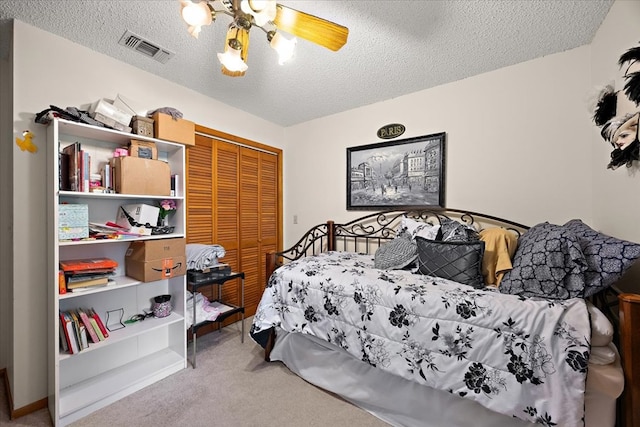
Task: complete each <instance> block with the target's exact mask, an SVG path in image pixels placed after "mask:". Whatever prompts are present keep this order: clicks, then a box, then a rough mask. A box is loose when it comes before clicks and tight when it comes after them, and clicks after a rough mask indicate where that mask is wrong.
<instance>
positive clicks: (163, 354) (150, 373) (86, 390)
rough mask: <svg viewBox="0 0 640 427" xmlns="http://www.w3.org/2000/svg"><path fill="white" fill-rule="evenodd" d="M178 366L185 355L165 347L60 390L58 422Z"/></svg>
mask: <svg viewBox="0 0 640 427" xmlns="http://www.w3.org/2000/svg"><path fill="white" fill-rule="evenodd" d="M181 369H184V357H183V356H182V354H181V353H179V352H176V351H173V350H171V349H169V348H167V349H163V350H160V351H158V352H155V353H152V354H149V355H146V356H145V357H143V358H140V359H138V360H136V361H134V362H131V363H129V364H126V365H123V366H120V367H118V368H114V369H112V370H109V371H107V372H104V373H100V374H98V375H96V376H94V377H91V378H89V379H86V380H84V381H81V382H78V383H76V384H73V385H72V386H69V387H67V388H64V389H61V390H60V397H59V399H60V421H61V423H64V424H69V423H72V422H74V421H77V420H79V419H80V418H82V417H84V416H86V415H88V414H90V413H91V412H93V411H95V410H97V409H100V408H101V407H103V406H105V405H97V402H99V403H106V404H111V403H113V402H115V401H116V400H119V399H121V398H122V397H125V396H127V395H129V394H131V393H133V392H136V391H138V390H140V389H142V388H144V387H146V386H148V385H150V384H153V383H154V382H156V381H159V380H160V379H162V378H165V377H167V376H169V375H171V374H173V373H175V372H178V371H179V370H181ZM122 384H127V386H126V387H125V388H123V387H122Z"/></svg>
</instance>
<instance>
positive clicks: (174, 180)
mask: <svg viewBox="0 0 640 427" xmlns="http://www.w3.org/2000/svg"><path fill="white" fill-rule="evenodd" d="M179 185H180V175H171V192H170V193H169V195H170V196H171V197H178V196H179V194H178V192H179V191H178V188H179Z"/></svg>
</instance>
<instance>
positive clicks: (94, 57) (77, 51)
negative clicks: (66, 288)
mask: <svg viewBox="0 0 640 427" xmlns="http://www.w3.org/2000/svg"><path fill="white" fill-rule="evenodd" d="M13 54H14V68H13V77H14V84H13V91H14V97H13V126H12V127H13V129H12V133H13V135H12V137H11V140H13V138H14V137H15V136H21V133H22V131H23V130H25V129H30V130H31V131H32V132H33V133H34V134H35V138H34V142H35V143H36V145H37V146H38V147H39V150H38V152H37V153H35V154H31V153H28V152H22V151H20V149H19V148H18V147H17V146H16V145H15V144H12V146H13V156H14V162H13V168H14V170H13V184H14V185H13V191H14V194H15V198H14V202H15V204H14V209H13V214H14V223H13V226H14V230H15V239H14V241H13V244H12V246H11V247H10V250H11V251H12V253H13V255H14V264H13V274H14V277H15V281H14V283H13V298H14V300H13V308H14V316H13V324H12V328H13V334H14V337H15V339H14V340H13V349H12V352H13V354H12V355H11V359H12V361H7V362H6V363H7V364H10V363H13V367H12V368H13V369H12V371H11V372H10V382H11V386H12V390H13V393H14V395H13V399H14V405H15V408H21V407H23V406H25V405H27V404H30V403H33V402H35V401H37V400H39V399H42V398H43V397H45V396H46V395H47V384H46V382H47V363H46V357H47V356H46V355H47V351H46V345H45V343H46V331H47V328H46V327H45V325H46V322H47V291H46V286H47V283H48V282H50V280H48V279H49V278H48V277H46V274H45V270H46V259H47V256H46V255H47V254H46V245H45V241H44V240H43V239H45V236H46V222H47V218H46V215H45V212H46V195H45V192H44V184H45V179H46V177H45V172H46V159H45V152H46V150H45V144H46V134H45V129H46V128H45V127H44V126H43V125H40V124H36V123H34V121H33V118H34V115H35V113H37V112H39V111H42V110H44V109H46V108H48V106H49V105H50V104H53V105H56V106H58V107H61V108H65V107H67V106H76V107H86V106H87V104H89V103H91V102H93V101H96V100H98V99H100V98H103V97H105V98H113V97H115V96H116V94H118V93H120V94H122V95H124V96H126V97H127V98H129V99H132V100H135V101H137V102H139V103H142V104H144V105H147V106H148V107H147V108H149V109H155V108H158V107H165V106H171V107H175V108H177V109H179V110H181V111H182V112H183V113H184V116H185V118H187V119H189V120H192V121H194V122H196V123H198V124H201V125H204V126H207V127H210V128H215V129H219V130H222V131H224V132H228V133H231V134H235V135H238V136H241V137H244V138H247V139H252V140H256V141H259V142H261V143H264V144H268V145H272V146H275V147H278V148H281V147H282V142H281V141H282V139H283V129H282V127H280V126H277V125H275V124H273V123H270V122H267V121H265V120H262V119H259V118H257V117H255V116H252V115H249V114H247V113H244V112H242V111H240V110H237V109H234V108H231V107H228V106H226V105H224V104H222V103H220V102H217V101H215V100H213V99H211V98H208V97H205V96H203V95H200V94H199V93H196V92H194V91H191V90H188V89H185V88H184V87H181V86H178V85H176V84H174V83H171V82H168V81H166V80H164V79H162V78H159V77H157V76H155V75H152V74H149V73H147V72H145V71H142V70H139V69H137V68H134V67H132V66H129V65H127V64H124V63H122V62H119V61H116V60H114V59H112V58H110V57H107V56H105V55H102V54H99V53H96V52H94V51H91V50H89V49H87V48H85V47H82V46H80V45H77V44H75V43H72V42H70V41H68V40H65V39H63V38H60V37H57V36H55V35H53V34H50V33H47V32H45V31H42V30H40V29H37V28H35V27H32V26H30V25H27V24H25V23H22V22H19V21H16V22H15V23H14V46H13ZM4 102H6V101H5V100H4V97H3V103H4ZM4 245H5V243H4V242H3V246H4ZM3 306H4V304H3ZM3 339H4V338H3ZM2 346H3V347H4V343H2Z"/></svg>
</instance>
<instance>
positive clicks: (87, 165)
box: [82, 150, 91, 193]
mask: <svg viewBox="0 0 640 427" xmlns="http://www.w3.org/2000/svg"><path fill="white" fill-rule="evenodd" d="M90 181H91V156H90V155H89V153H88V152H87V151H84V150H83V151H82V191H83V192H85V193H88V192H89V189H90V187H91V186H90V185H89V183H90Z"/></svg>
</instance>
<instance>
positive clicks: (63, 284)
mask: <svg viewBox="0 0 640 427" xmlns="http://www.w3.org/2000/svg"><path fill="white" fill-rule="evenodd" d="M58 293H59V294H60V295H62V294H66V293H67V279H66V278H65V277H64V271H62V270H58Z"/></svg>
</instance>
